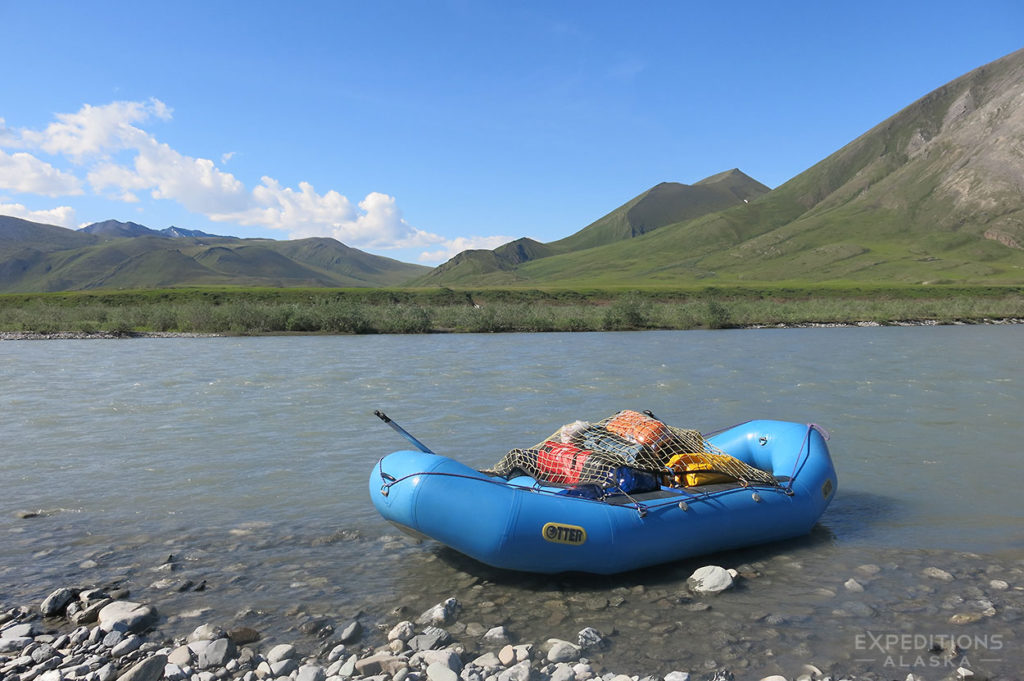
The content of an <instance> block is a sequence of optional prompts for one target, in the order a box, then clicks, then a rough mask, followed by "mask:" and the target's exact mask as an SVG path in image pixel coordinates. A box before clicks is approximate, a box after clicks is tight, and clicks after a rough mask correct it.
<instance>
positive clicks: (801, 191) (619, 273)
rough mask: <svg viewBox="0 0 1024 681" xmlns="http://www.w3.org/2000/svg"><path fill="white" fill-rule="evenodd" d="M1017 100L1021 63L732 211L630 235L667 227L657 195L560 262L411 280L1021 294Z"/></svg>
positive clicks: (950, 91)
mask: <svg viewBox="0 0 1024 681" xmlns="http://www.w3.org/2000/svg"><path fill="white" fill-rule="evenodd" d="M1022 97H1024V50H1021V51H1019V52H1016V53H1014V54H1011V55H1009V56H1007V57H1005V58H1003V59H1000V60H998V61H996V62H993V63H992V64H989V65H986V66H984V67H981V68H979V69H977V70H975V71H972V72H971V73H969V74H967V75H965V76H963V77H961V78H958V79H957V80H955V81H953V82H951V83H949V84H947V85H945V86H943V87H941V88H939V89H937V90H936V91H934V92H932V93H930V94H928V95H927V96H925V97H923V98H921V99H920V100H918V101H917V102H915V103H913V104H911V105H910V106H908V107H907V108H905V109H904V110H902V111H900V112H899V113H897V114H896V115H894V116H893V117H891V118H889V119H888V120H886V121H884V122H882V123H880V124H879V125H878V126H876V127H875V128H873V129H871V130H869V131H868V132H866V133H865V134H863V135H862V136H860V137H859V138H857V139H856V140H854V141H852V142H851V143H850V144H848V145H846V146H845V147H843V148H842V149H840V150H839V151H837V152H835V153H834V154H832V155H831V156H829V157H828V158H826V159H824V160H822V161H821V162H819V163H817V164H816V165H814V166H813V167H811V168H809V169H808V170H806V171H805V172H803V173H801V174H800V175H798V176H796V177H794V178H793V179H792V180H790V181H788V182H786V183H785V184H783V185H782V186H780V187H778V188H776V189H774V190H772V191H770V192H768V193H762V194H759V195H757V196H756V197H745V198H747V201H746V202H743V203H740V202H735V201H734V203H733V204H732V205H731V206H729V207H727V208H724V209H716V210H715V211H713V212H707V213H706V214H702V215H699V216H677V217H678V219H677V220H676V221H674V222H673V223H671V224H663V225H659V226H658V228H657V229H655V230H653V231H650V230H647V231H644V230H643V229H640V228H639V227H642V226H643V225H644V224H646V220H648V219H650V220H652V221H653V222H660V221H664V220H667V219H671V218H670V216H669V214H668V213H667V212H665V211H664V210H660V211H653V210H651V209H650V207H651V206H655V205H660V206H664V205H671V202H668V201H663V202H653V199H654V198H662V199H665V198H666V197H667V195H669V194H671V193H678V192H681V191H682V189H681V188H679V187H672V186H670V185H659V186H658V187H655V188H654V189H652V190H651V191H650V192H647V193H645V194H642V195H641V196H639V197H636V198H635V199H633V200H632V201H630V202H628V203H626V204H625V205H623V206H621V207H620V208H618V209H616V210H615V211H612V212H611V213H609V214H608V215H607V216H605V217H604V218H602V219H601V220H598V221H596V222H595V223H593V224H592V225H590V226H588V227H587V228H585V229H584V230H581V231H580V232H578V233H577V234H574V235H573V236H572V237H568V238H567V239H563V240H562V241H560V242H554V243H552V244H549V246H551V247H552V249H553V250H556V251H558V250H560V248H559V246H560V245H561V246H564V245H565V244H566V243H570V244H573V245H574V246H575V248H573V249H572V250H566V251H563V252H560V253H556V254H554V255H551V256H550V257H545V258H542V259H533V260H530V261H528V262H523V263H521V264H518V265H516V266H513V267H507V266H506V267H505V268H504V269H503V270H502V272H501V275H500V277H498V276H495V273H494V272H493V271H482V273H481V274H479V275H477V276H472V275H471V274H470V273H469V272H467V271H466V270H465V268H463V270H462V271H459V274H460V276H458V277H454V276H453V273H452V272H447V273H445V272H438V271H435V273H432V274H431V276H429V277H425V278H424V279H423V280H421V281H434V282H445V281H448V282H450V283H452V284H456V283H457V284H458V285H463V286H469V285H490V284H495V283H499V282H500V283H504V284H507V285H517V286H540V285H558V286H609V285H629V284H641V283H650V284H658V283H663V284H685V283H716V282H717V283H730V282H732V283H740V282H790V281H805V282H827V281H837V282H876V281H877V282H904V283H925V284H937V283H968V284H969V283H1021V282H1024V179H1022V178H1024V148H1022V147H1021V145H1020V144H1018V143H1016V142H1014V141H1015V140H1021V139H1024V107H1022V106H1020V104H1019V103H1020V101H1021V98H1022ZM733 172H735V171H733ZM748 179H749V178H748ZM716 180H718V181H719V182H720V181H721V177H716V178H708V180H706V181H702V183H697V184H696V185H694V186H693V187H692V188H690V189H693V188H697V187H699V186H700V185H701V184H703V183H704V182H707V183H710V184H713V183H715V181H716ZM627 235H630V236H629V238H627ZM456 271H457V270H456ZM439 273H440V274H444V275H446V276H436V275H437V274H439Z"/></svg>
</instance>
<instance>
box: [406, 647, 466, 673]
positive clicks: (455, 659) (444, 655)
mask: <svg viewBox="0 0 1024 681" xmlns="http://www.w3.org/2000/svg"><path fill="white" fill-rule="evenodd" d="M410 662H411V663H412V664H425V665H427V666H428V667H429V666H430V665H432V664H442V665H444V666H445V667H448V669H451V670H452V671H454V672H460V671H462V659H461V658H459V655H458V653H456V652H455V651H454V650H424V651H423V652H419V653H416V654H415V655H413V656H412V659H411V660H410Z"/></svg>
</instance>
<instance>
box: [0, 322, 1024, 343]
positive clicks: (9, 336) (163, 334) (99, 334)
mask: <svg viewBox="0 0 1024 681" xmlns="http://www.w3.org/2000/svg"><path fill="white" fill-rule="evenodd" d="M976 324H983V325H984V324H990V325H1009V324H1024V317H1007V318H1001V319H989V318H983V319H977V320H970V321H963V320H956V321H941V320H938V319H920V320H905V319H895V320H892V321H888V322H877V321H864V322H806V323H802V324H786V323H782V322H780V323H777V324H750V325H748V326H743V327H731V328H742V329H843V328H854V327H860V328H870V327H881V326H969V325H976ZM230 335H254V334H224V333H190V332H176V331H129V332H125V333H114V332H111V331H79V332H69V331H62V332H57V333H36V332H25V331H0V341H15V340H114V339H131V338H219V337H222V336H230ZM260 335H265V336H274V335H308V334H296V333H290V334H283V333H281V334H275V333H264V334H260Z"/></svg>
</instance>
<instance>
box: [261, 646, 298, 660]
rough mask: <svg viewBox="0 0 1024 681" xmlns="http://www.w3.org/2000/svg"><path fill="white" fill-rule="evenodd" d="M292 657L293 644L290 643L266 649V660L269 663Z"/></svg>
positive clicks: (293, 651)
mask: <svg viewBox="0 0 1024 681" xmlns="http://www.w3.org/2000/svg"><path fill="white" fill-rule="evenodd" d="M293 657H295V646H293V645H291V644H290V643H282V644H280V645H276V646H274V647H273V648H271V649H270V650H269V651H267V662H269V663H270V664H274V663H275V662H280V661H281V660H289V659H291V658H293Z"/></svg>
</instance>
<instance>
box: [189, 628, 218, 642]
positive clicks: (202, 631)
mask: <svg viewBox="0 0 1024 681" xmlns="http://www.w3.org/2000/svg"><path fill="white" fill-rule="evenodd" d="M223 636H224V630H223V629H221V628H220V627H215V626H213V625H212V624H200V625H199V626H198V627H196V628H195V629H193V630H192V633H190V634H189V635H188V637H187V638H186V639H185V640H186V641H187V642H188V643H191V642H192V641H212V640H214V639H218V638H222V637H223Z"/></svg>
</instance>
